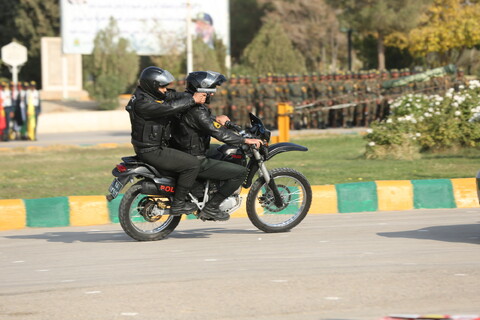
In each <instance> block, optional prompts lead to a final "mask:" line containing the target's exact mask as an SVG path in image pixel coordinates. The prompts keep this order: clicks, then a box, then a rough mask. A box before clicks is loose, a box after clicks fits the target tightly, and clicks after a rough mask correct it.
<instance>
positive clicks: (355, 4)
mask: <svg viewBox="0 0 480 320" xmlns="http://www.w3.org/2000/svg"><path fill="white" fill-rule="evenodd" d="M430 1H431V0H362V1H351V0H329V3H330V4H331V5H332V6H334V7H336V8H339V9H341V10H342V14H341V16H342V20H343V21H344V22H345V23H346V24H348V25H349V27H350V28H352V29H354V30H355V31H356V32H359V33H361V34H363V35H365V36H367V35H369V34H371V35H374V36H375V37H376V39H377V55H378V69H385V43H384V40H385V38H386V37H388V36H389V35H390V34H392V33H394V32H407V31H409V30H411V29H412V28H414V27H415V26H416V25H417V21H418V18H419V16H420V14H421V12H422V10H423V8H424V6H425V3H429V2H430Z"/></svg>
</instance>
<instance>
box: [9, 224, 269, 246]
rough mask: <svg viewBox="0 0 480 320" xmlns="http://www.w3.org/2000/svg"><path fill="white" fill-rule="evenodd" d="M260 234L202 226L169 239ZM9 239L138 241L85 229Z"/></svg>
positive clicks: (175, 234) (113, 233) (121, 235)
mask: <svg viewBox="0 0 480 320" xmlns="http://www.w3.org/2000/svg"><path fill="white" fill-rule="evenodd" d="M221 233H224V234H260V233H263V232H261V231H260V230H242V229H228V227H227V228H201V229H191V230H181V231H173V232H172V233H171V234H170V235H168V237H166V238H165V239H163V240H168V239H203V238H209V237H210V236H211V235H212V234H221ZM4 238H7V239H16V240H18V239H20V240H22V239H24V240H33V239H38V240H46V241H47V242H63V243H74V242H104V243H108V242H112V243H114V242H132V241H134V242H136V241H135V240H133V239H132V238H130V237H129V236H128V235H127V234H126V233H124V232H111V231H109V232H101V231H85V232H45V233H39V234H30V235H14V236H4Z"/></svg>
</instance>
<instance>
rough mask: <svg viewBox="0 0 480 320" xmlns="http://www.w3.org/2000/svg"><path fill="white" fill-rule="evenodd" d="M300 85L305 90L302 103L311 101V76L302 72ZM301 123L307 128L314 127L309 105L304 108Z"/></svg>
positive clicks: (312, 95)
mask: <svg viewBox="0 0 480 320" xmlns="http://www.w3.org/2000/svg"><path fill="white" fill-rule="evenodd" d="M301 85H302V88H304V91H305V99H304V100H303V103H304V104H310V103H312V102H313V101H314V100H315V96H314V93H313V88H312V80H311V76H310V75H309V74H308V73H304V74H303V78H302V82H301ZM303 125H304V127H305V128H308V129H310V128H316V126H315V127H314V126H313V113H312V111H311V108H310V107H309V108H306V109H304V112H303Z"/></svg>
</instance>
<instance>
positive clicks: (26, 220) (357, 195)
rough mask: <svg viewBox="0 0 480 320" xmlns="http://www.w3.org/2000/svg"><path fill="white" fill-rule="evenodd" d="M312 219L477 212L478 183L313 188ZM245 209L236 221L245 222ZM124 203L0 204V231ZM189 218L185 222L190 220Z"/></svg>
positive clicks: (101, 220) (54, 222)
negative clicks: (334, 215)
mask: <svg viewBox="0 0 480 320" xmlns="http://www.w3.org/2000/svg"><path fill="white" fill-rule="evenodd" d="M312 192H313V200H312V206H311V208H310V213H309V214H323V213H354V212H366V211H367V212H368V211H402V210H412V209H439V208H475V207H479V204H478V198H477V191H476V180H475V178H463V179H433V180H388V181H382V180H381V181H373V182H357V183H340V184H335V185H320V186H318V185H317V186H312ZM242 195H243V196H244V197H243V198H244V201H243V203H242V207H241V208H240V209H239V210H237V211H236V212H235V213H234V214H233V215H232V217H234V218H238V217H246V216H247V214H246V209H245V202H246V201H245V198H246V191H245V192H244V193H242ZM121 199H122V195H120V196H119V197H118V198H117V199H115V200H113V201H111V202H108V201H107V200H106V198H105V196H71V197H55V198H42V199H7V200H0V231H1V230H12V229H22V228H26V227H29V228H41V227H67V226H88V225H100V224H108V223H118V217H117V212H118V206H119V204H120V201H121ZM192 218H194V216H192V215H191V216H186V217H185V218H184V219H192Z"/></svg>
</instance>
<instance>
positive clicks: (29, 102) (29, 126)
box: [25, 83, 39, 141]
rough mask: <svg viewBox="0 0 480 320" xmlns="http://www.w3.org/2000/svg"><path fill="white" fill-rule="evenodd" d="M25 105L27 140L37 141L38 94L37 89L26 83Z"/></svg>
mask: <svg viewBox="0 0 480 320" xmlns="http://www.w3.org/2000/svg"><path fill="white" fill-rule="evenodd" d="M25 84H26V86H25V89H26V90H25V104H26V133H25V139H27V140H30V141H35V140H37V137H36V135H35V134H36V132H37V128H36V127H37V116H36V108H35V104H38V100H39V99H38V92H36V90H35V87H34V86H33V85H32V84H31V83H29V84H28V85H27V83H25Z"/></svg>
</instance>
